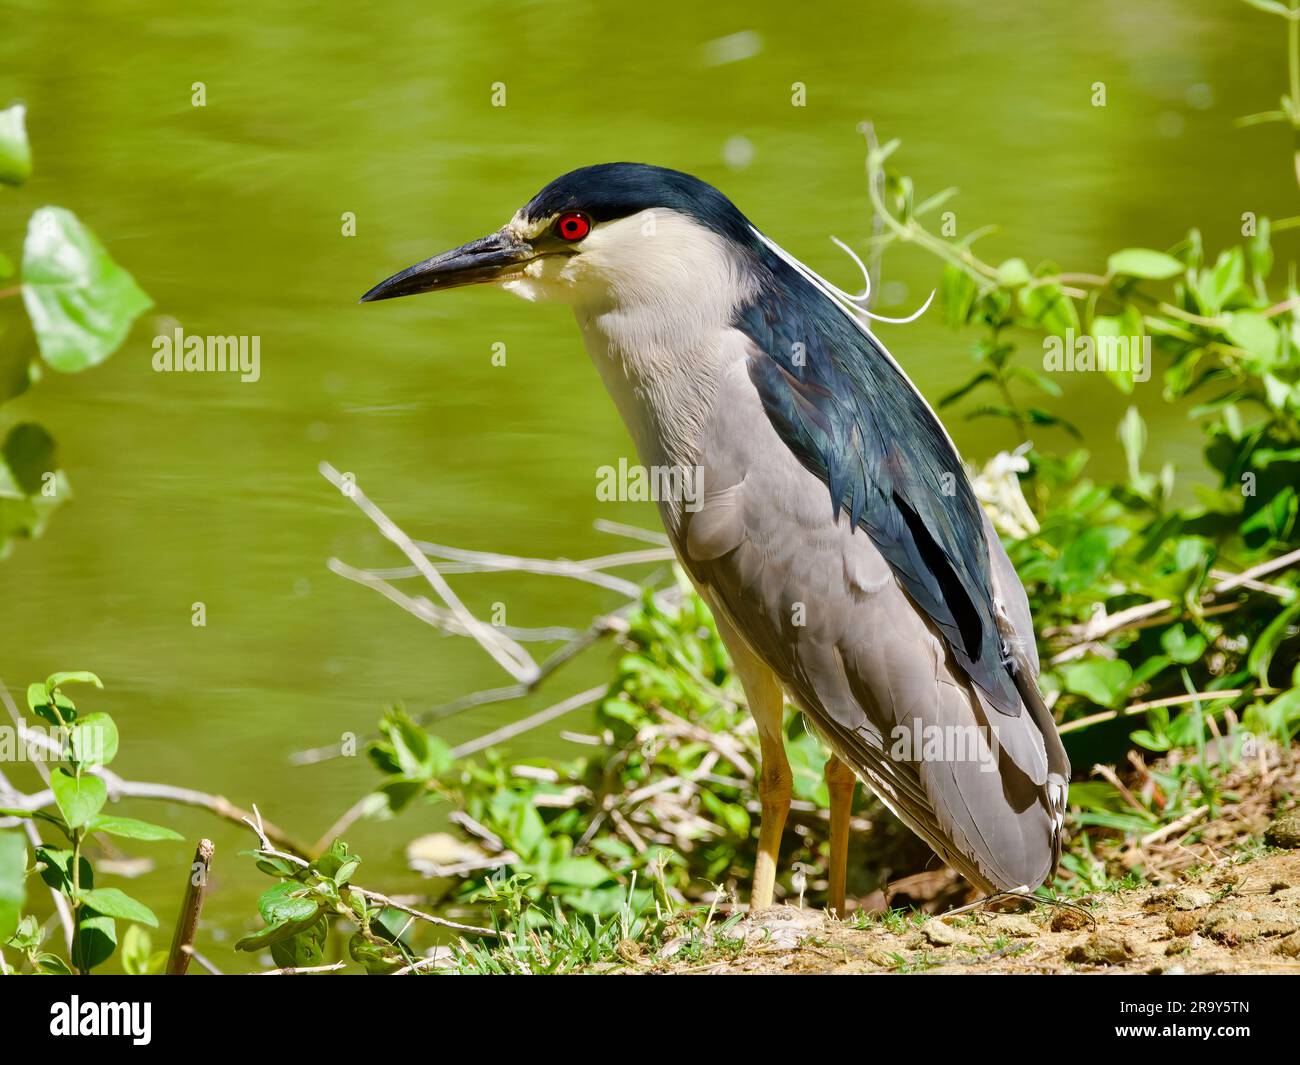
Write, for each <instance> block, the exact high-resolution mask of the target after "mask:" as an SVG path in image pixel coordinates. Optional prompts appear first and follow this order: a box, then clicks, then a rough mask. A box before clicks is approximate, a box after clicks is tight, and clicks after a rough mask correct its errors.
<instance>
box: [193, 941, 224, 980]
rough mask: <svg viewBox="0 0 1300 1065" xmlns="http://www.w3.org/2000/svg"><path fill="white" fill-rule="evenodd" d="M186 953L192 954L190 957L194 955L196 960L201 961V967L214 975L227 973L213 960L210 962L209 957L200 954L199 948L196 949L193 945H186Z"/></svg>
mask: <svg viewBox="0 0 1300 1065" xmlns="http://www.w3.org/2000/svg"><path fill="white" fill-rule="evenodd" d="M185 953H186V954H188V955H190V957H192V958H193V959H194V960H195V961H196V962H198V963H199V966H200V967H201V968H203V969H207V971H208V972H210V973H211V974H212V975H213V976H225V975H226V974H225V973H223V972H222V971H221V970H220V969H218V968H217V967H216V966H215V965H213V964H212V962H210V961H209V960H208V959H207V958H205V957H204V956H203V955H202V954H200V953H199V952H198V951H197V950H195V949H194V948H193V947H186V948H185Z"/></svg>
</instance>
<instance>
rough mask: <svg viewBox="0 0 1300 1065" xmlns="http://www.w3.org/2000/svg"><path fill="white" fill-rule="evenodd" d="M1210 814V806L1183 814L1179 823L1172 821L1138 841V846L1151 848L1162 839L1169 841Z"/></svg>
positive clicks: (1200, 807) (1199, 807)
mask: <svg viewBox="0 0 1300 1065" xmlns="http://www.w3.org/2000/svg"><path fill="white" fill-rule="evenodd" d="M1209 812H1210V808H1209V806H1208V805H1206V806H1198V807H1197V808H1196V809H1195V810H1193V811H1191V812H1190V813H1186V814H1183V816H1182V817H1180V818H1179V819H1178V820H1177V821H1170V822H1169V824H1167V825H1165V826H1164V827H1163V828H1158V829H1156V830H1155V831H1154V832H1152V833H1150V834H1149V835H1146V836H1143V837H1142V838H1141V839H1140V840H1138V846H1139V847H1149V846H1151V844H1153V843H1159V842H1160V841H1161V840H1162V839H1167V838H1168V837H1169V836H1176V835H1178V834H1179V833H1180V832H1185V831H1186V830H1187V829H1189V828H1191V827H1192V825H1194V824H1196V822H1197V821H1199V820H1200V819H1201V818H1202V817H1204V816H1205V815H1206V814H1208V813H1209Z"/></svg>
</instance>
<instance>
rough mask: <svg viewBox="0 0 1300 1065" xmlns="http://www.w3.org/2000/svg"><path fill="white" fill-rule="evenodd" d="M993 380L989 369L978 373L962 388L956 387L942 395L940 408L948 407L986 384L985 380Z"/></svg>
mask: <svg viewBox="0 0 1300 1065" xmlns="http://www.w3.org/2000/svg"><path fill="white" fill-rule="evenodd" d="M992 380H993V375H992V374H991V373H989V371H987V370H984V371H982V372H980V373H977V374H976V375H975V376H974V377H972V378H971V379H970V380H969V381H967V382H966V383H965V384H964V385H962V386H961V387H960V388H955V389H953V390H952V391H951V392H949V393H948V394H947V395H946V396H943V397H941V398H940V400H939V407H940V409H942V408H944V407H947V406H949V405H950V404H953V403H956V402H957V400H959V399H961V398H962V397H963V396H965V395H966V394H967V393H969V392H971V391H972V390H973V389H976V388H978V387H979V386H980V385H982V384H984V382H985V381H992Z"/></svg>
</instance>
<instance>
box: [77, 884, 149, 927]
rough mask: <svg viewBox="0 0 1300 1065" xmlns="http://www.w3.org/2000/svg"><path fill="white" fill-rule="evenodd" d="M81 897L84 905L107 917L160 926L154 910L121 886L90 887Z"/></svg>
mask: <svg viewBox="0 0 1300 1065" xmlns="http://www.w3.org/2000/svg"><path fill="white" fill-rule="evenodd" d="M80 899H81V902H82V904H83V905H85V906H89V907H90V908H91V909H92V910H94V911H95V912H96V913H102V914H104V915H105V916H106V917H120V918H121V919H122V920H124V921H136V922H138V923H140V924H147V925H148V926H149V927H150V928H157V927H158V918H157V917H155V916H154V913H153V910H151V909H149V907H148V906H146V905H145V904H144V903H143V902H137V901H136V900H135V899H133V898H131V896H130V895H128V894H127V893H126V892H125V891H122V890H121V889H120V888H115V887H103V888H90V889H89V890H83V891H82V892H81V895H80Z"/></svg>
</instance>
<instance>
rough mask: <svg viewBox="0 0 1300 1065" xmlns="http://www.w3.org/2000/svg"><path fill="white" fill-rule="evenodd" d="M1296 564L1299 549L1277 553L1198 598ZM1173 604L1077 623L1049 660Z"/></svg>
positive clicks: (1068, 654) (1066, 656) (1299, 560)
mask: <svg viewBox="0 0 1300 1065" xmlns="http://www.w3.org/2000/svg"><path fill="white" fill-rule="evenodd" d="M1296 563H1300V549H1297V550H1295V551H1290V552H1288V553H1287V554H1285V555H1280V556H1278V557H1277V558H1274V559H1270V560H1269V561H1267V562H1261V563H1260V564H1259V565H1258V566H1252V567H1251V568H1250V569H1248V570H1246V571H1245V572H1243V573H1238V574H1236V575H1234V576H1232V577H1228V578H1226V579H1224V580H1221V581H1219V582H1218V583H1217V584H1215V585H1214V586H1213V587H1212V588H1211V589H1210V591H1209V592H1208V593H1207V594H1206V595H1205V596H1203V597H1202V598H1211V597H1213V596H1216V595H1222V594H1224V593H1225V592H1230V591H1232V590H1233V589H1234V588H1237V587H1240V586H1241V585H1245V584H1248V583H1249V582H1251V581H1253V580H1256V579H1257V578H1259V577H1263V576H1265V575H1266V574H1269V573H1276V572H1277V571H1278V570H1281V569H1286V568H1287V567H1288V566H1294V565H1295V564H1296ZM1173 605H1174V604H1173V602H1172V601H1171V600H1168V599H1155V600H1153V601H1151V602H1150V603H1142V604H1140V605H1138V606H1133V607H1129V608H1128V609H1127V610H1121V611H1120V612H1119V613H1118V614H1111V615H1110V616H1109V617H1108V618H1106V621H1105V622H1104V623H1103V624H1101V625H1099V626H1097V627H1096V628H1094V627H1092V626H1091V625H1090V624H1089V623H1085V624H1083V625H1081V626H1077V627H1076V628H1074V629H1073V630H1069V631H1071V632H1072V633H1073V634H1075V635H1078V636H1079V637H1080V638H1079V639H1078V640H1076V641H1075V642H1074V643H1072V644H1071V645H1069V646H1068V647H1066V648H1065V649H1064V650H1061V651H1058V652H1057V653H1056V654H1055V655H1053V656H1052V662H1053V664H1055V663H1057V662H1061V661H1067V660H1068V659H1069V658H1070V657H1071V652H1072V651H1073V650H1074V648H1075V647H1078V646H1080V645H1084V644H1090V643H1095V642H1096V641H1097V640H1099V639H1101V638H1102V637H1103V636H1109V635H1110V634H1111V633H1112V632H1118V631H1119V630H1120V629H1126V628H1129V627H1130V626H1132V625H1135V624H1137V623H1138V622H1140V621H1143V620H1144V619H1146V618H1149V617H1152V616H1153V615H1155V614H1159V613H1161V612H1162V611H1165V610H1168V609H1170V608H1171V607H1172V606H1173Z"/></svg>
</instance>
